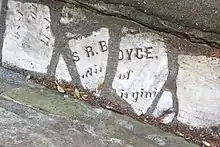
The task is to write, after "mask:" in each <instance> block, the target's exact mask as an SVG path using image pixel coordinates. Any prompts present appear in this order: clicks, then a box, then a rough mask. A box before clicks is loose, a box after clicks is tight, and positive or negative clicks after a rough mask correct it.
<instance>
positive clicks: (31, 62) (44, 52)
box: [2, 0, 54, 73]
mask: <svg viewBox="0 0 220 147" xmlns="http://www.w3.org/2000/svg"><path fill="white" fill-rule="evenodd" d="M50 21H51V19H50V10H49V8H48V6H45V5H41V4H39V5H38V4H36V3H22V2H18V1H13V0H9V1H8V11H7V18H6V31H5V37H4V42H3V49H2V55H3V56H2V61H3V64H5V65H7V64H9V65H11V66H17V67H20V68H23V69H27V70H31V71H36V72H41V73H46V72H47V66H48V65H49V63H50V59H51V56H52V51H53V44H54V37H53V35H52V33H51V30H50Z"/></svg>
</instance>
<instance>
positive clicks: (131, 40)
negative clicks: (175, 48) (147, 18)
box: [112, 33, 168, 115]
mask: <svg viewBox="0 0 220 147" xmlns="http://www.w3.org/2000/svg"><path fill="white" fill-rule="evenodd" d="M146 48H148V49H146ZM147 52H148V55H147ZM122 53H123V56H122ZM137 53H138V55H137ZM128 54H131V58H130V59H129V55H128ZM138 58H142V59H138ZM119 60H120V61H119V63H118V67H117V73H116V76H115V78H114V81H113V84H112V87H113V89H116V93H117V94H118V95H119V96H120V97H121V98H123V99H124V100H126V101H127V102H128V103H129V104H130V105H131V106H132V107H133V109H134V111H135V112H136V113H137V114H138V115H141V114H145V113H146V111H147V109H148V108H149V107H150V105H151V104H152V102H153V100H154V98H155V96H156V95H157V93H158V92H159V91H160V90H161V88H162V86H163V85H164V83H165V81H166V80H167V76H168V60H167V53H166V48H165V45H164V42H163V39H162V38H161V37H159V36H158V35H156V34H151V33H141V34H136V35H130V34H127V35H125V36H124V37H122V39H121V43H120V53H119Z"/></svg>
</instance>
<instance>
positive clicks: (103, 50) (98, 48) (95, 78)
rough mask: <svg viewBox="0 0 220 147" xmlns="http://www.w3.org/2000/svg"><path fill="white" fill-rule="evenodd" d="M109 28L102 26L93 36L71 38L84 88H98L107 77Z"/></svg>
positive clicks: (73, 52)
mask: <svg viewBox="0 0 220 147" xmlns="http://www.w3.org/2000/svg"><path fill="white" fill-rule="evenodd" d="M109 38H110V36H109V30H108V29H107V28H101V29H100V30H98V31H97V32H93V34H92V35H91V36H88V37H81V38H78V39H71V40H70V41H69V46H70V48H71V50H72V56H73V59H74V60H75V63H76V67H77V70H78V73H79V75H80V79H81V82H82V85H83V86H84V88H86V89H89V90H92V91H94V90H97V88H98V85H99V84H100V83H102V82H103V81H104V79H105V72H106V66H107V60H108V53H109V51H108V40H109Z"/></svg>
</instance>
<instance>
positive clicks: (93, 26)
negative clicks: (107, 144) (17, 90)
mask: <svg viewBox="0 0 220 147" xmlns="http://www.w3.org/2000/svg"><path fill="white" fill-rule="evenodd" d="M157 2H158V4H157ZM206 6H207V7H206ZM218 6H219V3H218V1H215V0H211V1H209V2H204V1H191V0H187V1H184V2H182V1H171V0H168V1H163V2H162V1H143V0H139V1H125V0H123V1H121V2H117V1H110V0H109V1H107V0H104V1H102V2H101V1H85V0H76V1H73V0H71V1H70V0H69V3H67V2H61V1H47V0H41V1H34V0H3V1H2V5H1V12H2V13H1V21H0V24H1V25H0V27H1V28H0V30H1V31H0V48H1V53H0V54H1V57H2V65H3V66H4V67H7V68H11V69H14V70H18V71H21V70H22V71H27V73H30V74H31V75H32V76H39V75H41V76H44V77H48V78H49V77H51V76H55V77H56V79H57V80H58V81H61V80H65V81H67V82H69V83H72V84H75V85H77V86H81V87H83V88H85V89H88V90H90V91H92V92H95V95H96V96H98V97H100V99H107V100H110V101H114V102H115V103H118V104H120V105H121V106H122V107H123V108H128V109H130V110H132V111H134V112H135V113H136V114H138V115H141V114H143V115H149V116H154V117H156V118H158V117H160V116H161V115H162V114H164V112H167V111H169V112H170V113H169V114H168V115H166V116H165V117H164V119H163V121H162V122H163V123H166V124H175V123H176V122H177V121H180V122H182V123H184V124H188V125H190V126H194V127H198V128H199V127H200V126H205V127H207V128H208V127H211V126H212V125H215V126H218V125H219V122H218V121H217V120H216V118H218V117H219V116H220V113H219V112H220V111H219V107H218V106H217V104H218V103H219V100H220V95H219V94H218V93H219V90H218V89H219V72H218V69H219V58H216V57H214V58H212V57H210V52H211V51H212V49H213V46H219V35H218V25H217V24H218V22H217V21H218V17H219V13H218V9H219V7H218ZM192 7H193V8H192ZM171 8H172V9H171ZM208 10H210V11H208ZM145 11H146V12H145ZM176 12H182V13H176ZM197 12H201V13H197ZM202 14H204V15H202ZM211 14H212V15H211ZM200 15H201V17H199V16H200ZM208 20H209V23H206V22H207V21H208ZM210 20H213V21H210ZM219 54H220V53H219ZM212 60H213V61H212ZM198 73H199V76H197V74H198ZM100 85H101V86H100ZM99 87H101V88H99ZM9 88H10V86H9ZM201 91H202V92H201ZM204 103H205V104H209V103H210V105H204ZM212 114H214V116H213V117H212ZM206 116H207V117H206ZM208 116H209V117H208Z"/></svg>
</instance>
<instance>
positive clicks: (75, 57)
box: [72, 52, 80, 62]
mask: <svg viewBox="0 0 220 147" xmlns="http://www.w3.org/2000/svg"><path fill="white" fill-rule="evenodd" d="M72 56H73V60H74V61H75V62H76V61H79V60H80V58H79V56H78V55H77V52H73V53H72Z"/></svg>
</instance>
